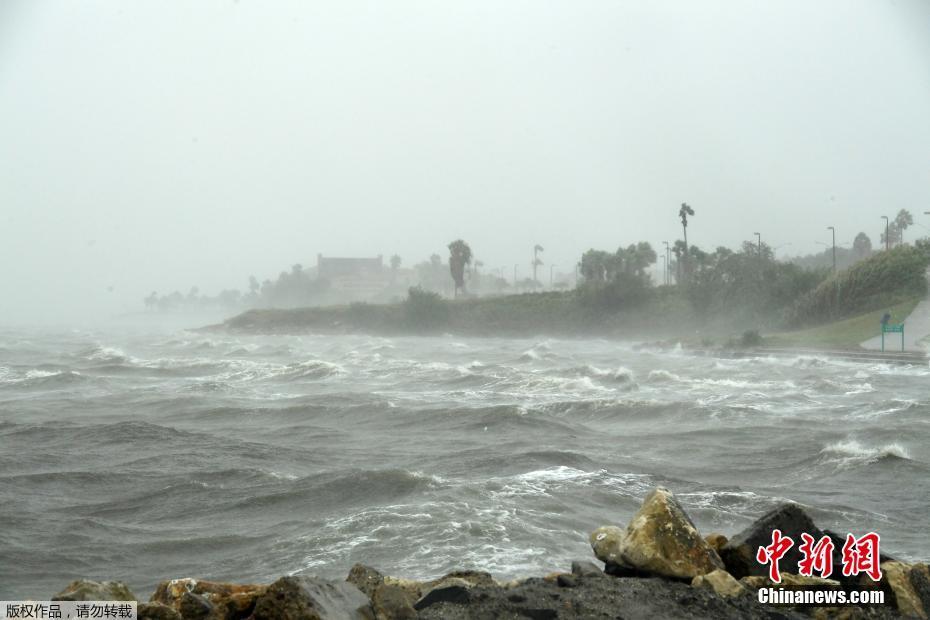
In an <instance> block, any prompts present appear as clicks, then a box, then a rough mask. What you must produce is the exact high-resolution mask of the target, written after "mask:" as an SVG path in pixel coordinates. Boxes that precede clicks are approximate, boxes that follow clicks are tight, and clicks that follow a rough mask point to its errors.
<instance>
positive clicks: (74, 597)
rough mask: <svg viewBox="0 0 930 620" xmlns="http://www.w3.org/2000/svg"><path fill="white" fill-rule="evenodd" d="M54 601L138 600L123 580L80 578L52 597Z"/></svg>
mask: <svg viewBox="0 0 930 620" xmlns="http://www.w3.org/2000/svg"><path fill="white" fill-rule="evenodd" d="M52 600H53V601H138V600H139V599H137V598H136V595H135V594H133V593H132V592H130V591H129V588H128V587H127V586H126V584H125V583H123V582H122V581H90V580H89V579H78V580H77V581H72V582H71V583H69V584H68V587H67V588H65V589H64V590H62V591H61V592H59V593H58V594H56V595H55V596H53V597H52Z"/></svg>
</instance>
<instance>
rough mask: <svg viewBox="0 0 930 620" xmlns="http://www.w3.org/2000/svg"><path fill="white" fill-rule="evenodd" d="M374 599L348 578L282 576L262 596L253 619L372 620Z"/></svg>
mask: <svg viewBox="0 0 930 620" xmlns="http://www.w3.org/2000/svg"><path fill="white" fill-rule="evenodd" d="M371 618H374V613H373V611H372V609H371V601H369V600H368V597H367V596H365V595H364V594H362V591H361V590H359V589H358V588H356V587H355V586H354V585H352V584H350V583H347V582H345V581H327V580H325V579H319V578H317V577H282V578H281V579H278V580H277V581H275V582H274V583H272V584H271V585H270V586H268V589H267V590H266V591H265V593H264V594H262V595H261V596H260V597H258V600H257V601H256V603H255V610H254V611H253V613H252V616H250V620H337V619H338V620H350V619H352V620H354V619H361V620H370V619H371Z"/></svg>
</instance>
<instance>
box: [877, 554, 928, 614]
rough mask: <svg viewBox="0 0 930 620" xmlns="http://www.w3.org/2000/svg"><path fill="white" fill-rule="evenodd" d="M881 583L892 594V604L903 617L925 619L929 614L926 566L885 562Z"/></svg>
mask: <svg viewBox="0 0 930 620" xmlns="http://www.w3.org/2000/svg"><path fill="white" fill-rule="evenodd" d="M881 566H882V582H883V583H887V584H888V589H889V590H890V591H891V592H892V593H893V594H894V603H895V605H896V607H897V610H898V612H900V613H901V615H903V616H911V617H916V618H927V614H928V612H930V574H928V571H927V565H926V564H906V563H904V562H885V563H883V564H882V565H881Z"/></svg>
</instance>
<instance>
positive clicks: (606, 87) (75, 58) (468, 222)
mask: <svg viewBox="0 0 930 620" xmlns="http://www.w3.org/2000/svg"><path fill="white" fill-rule="evenodd" d="M928 5H930V3H927V2H924V1H923V0H897V1H896V2H891V1H887V0H818V1H811V0H795V1H789V0H780V1H778V2H770V1H767V2H749V1H744V0H732V1H705V2H695V1H691V0H680V1H675V2H671V1H666V2H662V1H649V2H647V1H645V0H644V1H641V2H618V1H610V2H594V1H588V2H584V1H582V2H579V1H577V0H571V1H552V2H539V1H538V0H531V1H508V2H500V1H499V0H493V1H483V0H480V1H479V0H467V1H461V2H452V1H447V2H432V1H426V0H423V1H419V2H411V1H384V0H378V1H373V2H357V1H352V0H348V1H347V0H338V1H336V0H333V1H330V2H308V1H293V2H287V1H284V0H280V1H265V0H262V1H259V0H239V1H233V0H223V1H219V0H198V1H197V2H186V1H181V0H172V1H169V0H158V1H134V2H126V1H122V0H110V1H103V0H82V1H77V0H73V1H71V2H65V1H59V2H53V1H44V2H43V1H40V0H2V2H0V243H2V246H0V260H2V268H3V274H4V276H5V277H4V283H5V286H4V287H3V293H2V298H0V320H4V319H7V320H13V319H14V318H16V317H23V316H30V317H31V316H36V314H35V313H36V310H37V308H39V307H41V308H43V309H44V310H43V312H44V313H46V314H48V313H49V312H51V311H52V310H50V309H54V311H55V312H60V311H67V310H70V309H72V308H75V307H77V306H81V307H82V308H84V309H87V308H89V307H94V306H95V305H97V304H100V305H101V307H106V308H107V309H111V310H119V309H122V308H129V309H141V298H142V296H144V295H145V294H146V293H148V292H149V291H151V290H158V291H160V292H170V291H171V290H174V289H181V290H183V291H186V290H187V288H189V287H190V286H191V285H199V286H200V287H201V289H202V290H204V291H205V292H208V293H215V292H217V291H218V290H219V289H220V288H223V287H238V288H244V287H245V285H246V281H247V277H248V276H249V275H250V274H255V275H256V276H257V277H259V279H264V278H265V277H274V276H276V274H277V273H278V272H279V271H281V270H282V269H286V268H288V267H289V266H290V265H291V264H292V263H295V262H301V263H303V264H305V265H312V264H315V260H316V259H315V257H316V254H317V252H322V253H323V254H326V255H342V256H360V255H376V254H384V255H385V256H389V255H390V254H393V253H395V252H396V253H399V254H400V255H401V256H402V257H403V259H404V261H405V264H406V265H410V264H413V263H414V262H418V261H420V260H423V259H425V258H426V257H427V256H428V255H429V254H431V253H433V252H438V253H440V254H442V255H443V256H444V257H445V256H446V254H447V251H446V250H445V245H446V243H448V242H449V241H451V240H452V239H454V238H457V237H462V238H464V239H465V240H467V241H468V242H469V243H470V244H471V246H472V248H473V249H474V251H475V253H476V255H477V256H478V257H479V259H481V260H482V261H484V263H485V264H486V266H487V268H495V267H499V266H505V265H506V266H507V267H508V270H512V266H513V264H514V263H520V264H521V269H522V270H523V272H524V274H526V273H528V270H529V267H528V262H529V260H530V255H531V251H532V247H533V245H534V244H535V243H540V244H542V245H543V246H544V247H545V248H546V253H545V256H544V260H545V261H546V263H547V265H548V264H549V263H555V264H557V265H558V266H559V267H562V268H563V269H565V270H566V271H568V270H570V268H571V265H573V264H574V263H575V262H576V261H577V260H578V257H579V256H580V254H581V253H582V252H583V251H584V250H586V249H588V248H590V247H596V248H603V249H615V248H616V247H617V246H618V245H620V244H624V245H625V244H629V243H631V242H634V241H638V240H648V241H650V242H652V243H653V244H654V245H659V244H660V242H661V241H662V240H663V239H668V240H672V239H675V238H676V237H677V236H678V235H679V234H680V227H679V225H678V220H677V218H676V214H677V210H678V206H679V204H680V203H681V202H682V201H687V202H688V203H690V204H691V205H692V206H693V207H694V209H695V210H696V211H697V215H696V217H695V218H694V220H693V223H692V225H691V226H690V227H689V237H690V240H691V241H692V242H693V243H695V244H697V245H700V246H702V247H715V246H717V245H721V244H724V245H731V246H733V245H736V244H738V243H740V242H741V241H742V240H744V239H748V238H750V237H751V236H752V233H753V232H754V231H757V230H758V231H760V232H761V233H762V235H763V239H764V240H766V241H768V242H770V243H771V244H772V245H774V246H778V245H781V244H785V243H791V244H792V245H791V246H789V247H787V248H784V249H783V250H782V252H781V253H785V252H790V253H792V254H794V253H806V252H810V251H816V250H819V249H822V248H821V246H818V245H816V242H817V241H827V240H828V239H829V237H828V235H829V233H828V232H827V231H826V230H825V227H826V226H827V225H830V224H835V225H836V226H837V229H838V242H843V243H848V242H850V241H851V239H852V237H853V236H854V234H855V233H856V232H858V231H859V230H865V231H866V232H868V233H869V234H870V236H871V237H872V240H873V243H875V244H877V243H878V234H879V232H880V230H881V228H882V224H881V221H880V219H879V217H880V216H881V215H882V214H889V215H893V214H894V212H896V211H897V210H898V209H900V208H908V209H910V210H911V211H912V212H914V214H915V216H917V221H918V222H919V223H920V224H922V225H924V226H927V227H928V228H930V216H923V215H922V213H923V211H925V210H930V12H928ZM918 214H921V215H918ZM925 233H926V234H930V233H927V230H926V229H921V228H919V227H917V226H915V229H914V232H913V233H911V232H910V231H909V233H908V234H909V236H911V235H923V234H925ZM108 286H112V287H114V292H113V293H107V291H106V289H107V287H108Z"/></svg>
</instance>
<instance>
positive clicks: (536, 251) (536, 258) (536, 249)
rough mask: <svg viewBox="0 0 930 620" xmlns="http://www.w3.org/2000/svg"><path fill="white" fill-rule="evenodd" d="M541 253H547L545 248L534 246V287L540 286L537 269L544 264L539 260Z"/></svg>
mask: <svg viewBox="0 0 930 620" xmlns="http://www.w3.org/2000/svg"><path fill="white" fill-rule="evenodd" d="M540 252H545V250H544V249H543V246H541V245H539V244H538V243H537V244H536V245H534V246H533V287H535V286H536V285H537V284H538V280H537V279H536V268H537V267H539V266H540V265H542V264H543V262H542V260H540V258H539V253H540Z"/></svg>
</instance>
